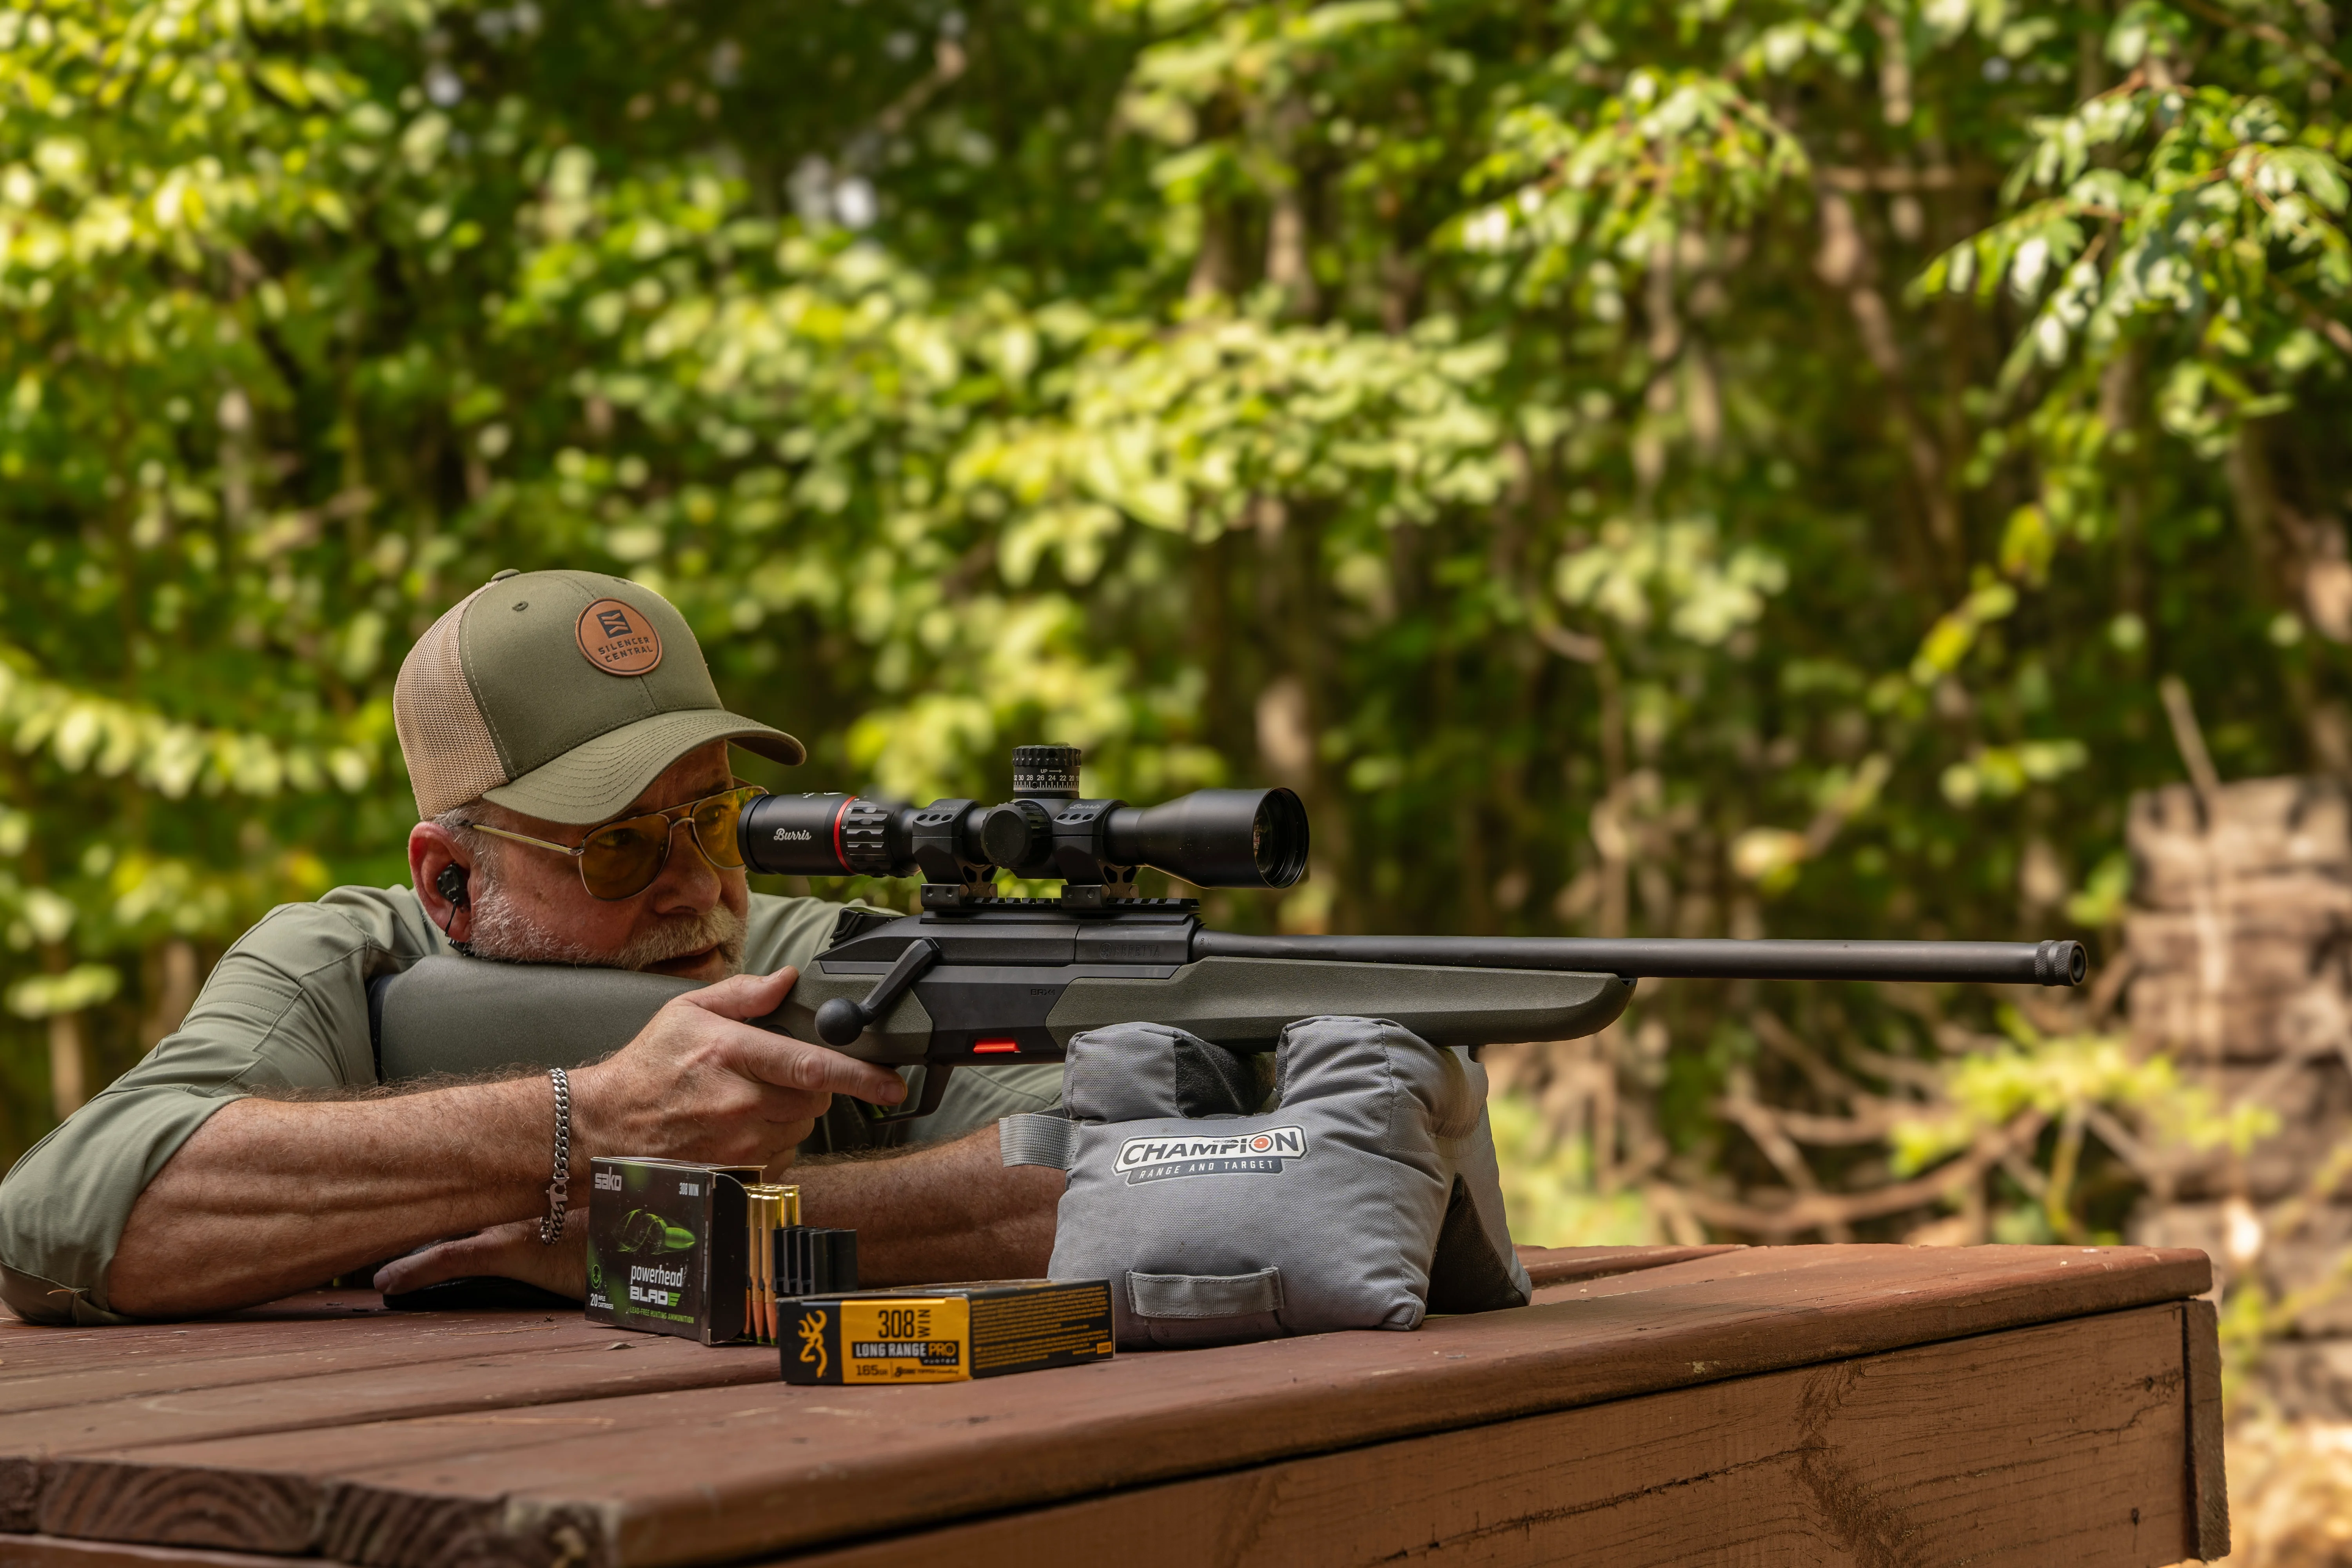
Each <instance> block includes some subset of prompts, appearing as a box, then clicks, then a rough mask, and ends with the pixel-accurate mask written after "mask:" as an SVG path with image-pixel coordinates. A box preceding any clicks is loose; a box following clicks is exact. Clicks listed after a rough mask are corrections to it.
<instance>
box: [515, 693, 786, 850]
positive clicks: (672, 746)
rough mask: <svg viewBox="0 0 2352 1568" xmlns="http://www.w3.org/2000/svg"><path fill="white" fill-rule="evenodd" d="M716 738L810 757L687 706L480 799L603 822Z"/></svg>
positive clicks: (777, 735) (746, 724)
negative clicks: (675, 763)
mask: <svg viewBox="0 0 2352 1568" xmlns="http://www.w3.org/2000/svg"><path fill="white" fill-rule="evenodd" d="M713 741H731V742H734V743H735V744H736V745H739V746H740V747H742V748H743V749H744V750H745V751H747V752H754V753H756V754H758V755H760V756H762V757H766V758H768V759H769V760H771V761H772V762H779V763H786V764H788V765H789V764H793V763H801V762H803V761H805V760H806V759H807V757H808V748H807V747H805V746H803V745H802V744H801V743H800V742H798V741H795V740H793V738H792V737H791V736H790V735H787V734H785V733H784V732H783V731H782V730H773V729H770V728H769V727H768V726H767V725H765V724H754V723H753V722H751V720H749V719H745V718H741V717H740V716H738V715H736V714H733V713H730V712H728V711H726V710H724V709H719V708H690V709H686V710H681V711H677V712H671V713H656V714H655V715H653V716H652V717H651V718H649V719H640V720H638V721H636V722H635V723H634V724H625V725H623V726H622V727H621V728H619V729H617V730H610V731H605V732H604V734H602V735H599V736H597V737H596V738H595V739H594V740H593V741H590V742H587V743H586V744H584V745H579V746H574V747H572V750H570V751H568V752H564V753H563V754H562V756H560V757H558V758H556V759H555V760H554V761H553V762H551V763H547V764H546V765H545V766H543V767H538V768H534V769H532V770H531V771H530V773H525V774H523V775H522V777H520V778H519V779H517V780H515V781H514V782H513V783H512V784H500V785H499V787H498V788H496V789H493V790H486V791H484V792H483V796H482V798H484V799H485V800H489V801H495V802H496V803H498V804H499V805H503V806H505V807H506V808H507V809H508V810H509V811H520V812H521V813H522V814H523V815H524V816H536V817H538V818H539V819H540V820H541V821H542V822H561V823H565V824H569V825H572V826H583V825H585V824H588V823H592V822H603V821H604V820H605V819H606V818H608V817H612V816H618V815H619V814H620V813H621V812H623V811H625V810H626V809H628V806H629V805H630V803H631V802H633V801H635V799H636V798H637V796H638V795H642V794H644V793H645V789H646V785H647V784H651V783H653V782H654V780H656V779H657V778H659V777H661V775H662V771H663V770H664V769H666V768H667V767H668V766H669V765H670V764H671V763H674V762H676V761H677V760H678V758H680V757H682V756H684V755H686V753H687V752H690V751H693V750H694V749H695V748H696V747H697V746H707V745H709V743H710V742H713Z"/></svg>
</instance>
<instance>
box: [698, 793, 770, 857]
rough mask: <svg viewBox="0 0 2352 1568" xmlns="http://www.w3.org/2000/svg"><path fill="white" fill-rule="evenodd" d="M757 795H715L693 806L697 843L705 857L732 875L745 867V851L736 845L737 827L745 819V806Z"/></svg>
mask: <svg viewBox="0 0 2352 1568" xmlns="http://www.w3.org/2000/svg"><path fill="white" fill-rule="evenodd" d="M756 793H757V792H755V791H753V790H749V789H732V790H729V791H728V792H727V793H726V794H725V795H712V796H711V797H710V798H709V800H703V801H697V802H696V803H695V806H694V841H695V842H696V843H697V844H698V845H700V846H701V847H702V852H703V854H705V855H707V856H709V858H710V863H711V864H712V865H714V866H720V867H724V868H727V869H728V870H730V871H733V870H737V869H740V868H741V866H742V864H743V851H742V847H741V846H740V845H739V844H737V843H736V842H735V824H736V823H737V821H738V820H740V818H741V816H742V815H743V806H744V803H745V802H747V801H749V800H751V798H752V796H753V795H754V794H756Z"/></svg>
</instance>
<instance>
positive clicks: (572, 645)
mask: <svg viewBox="0 0 2352 1568" xmlns="http://www.w3.org/2000/svg"><path fill="white" fill-rule="evenodd" d="M392 716H393V724H394V728H396V729H397V730H398V731H400V752H401V755H402V756H403V757H404V758H406V759H407V762H408V778H409V784H410V785H411V786H412V787H413V788H414V789H415V792H416V814H417V816H420V817H432V816H440V815H441V814H442V813H443V812H445V811H447V810H449V809H450V808H452V807H453V806H459V805H465V804H466V803H467V801H469V800H473V799H476V798H477V797H479V798H484V799H488V800H492V801H495V802H497V803H498V804H499V805H503V806H507V807H509V808H510V809H512V810H515V811H520V812H521V813H523V814H524V815H526V816H536V817H539V818H541V819H542V820H544V821H548V822H562V823H572V824H586V823H593V822H603V821H604V820H605V819H606V818H608V817H612V816H617V815H618V814H619V813H621V812H622V811H624V810H625V809H626V808H627V806H628V805H629V804H630V802H632V801H634V800H635V799H636V798H637V796H638V795H639V794H641V793H642V792H643V791H644V789H645V787H646V785H647V784H651V783H653V781H654V780H655V779H656V778H658V777H659V776H660V775H661V773H662V770H663V769H665V768H667V767H668V766H669V765H670V764H671V763H674V762H676V761H677V759H678V758H680V757H682V756H684V755H685V754H686V753H687V752H690V751H692V750H694V749H695V748H696V747H697V746H702V745H708V744H709V742H712V741H732V742H734V743H735V744H737V745H739V746H741V747H742V748H743V749H744V750H746V751H748V752H757V753H758V754H759V755H761V756H763V757H767V758H770V759H772V760H773V761H775V762H779V763H799V762H801V761H802V760H803V759H804V758H805V757H806V756H807V755H808V750H807V748H806V747H804V746H803V745H802V744H801V743H800V742H798V741H795V740H793V738H792V737H791V736H790V735H787V734H785V733H784V732H783V731H782V730H774V729H771V728H769V727H768V726H767V725H765V724H755V723H753V722H752V721H751V720H749V719H745V718H742V717H740V716H739V715H737V714H733V713H730V712H729V711H727V710H726V709H725V708H723V707H721V706H720V705H719V689H718V688H717V687H715V686H713V685H712V684H711V683H710V670H709V667H708V666H707V665H705V664H704V663H703V662H702V649H701V647H699V646H698V644H697V643H696V642H695V640H694V633H693V632H691V631H689V630H688V628H687V625H686V617H685V616H681V615H679V614H678V613H677V607H676V606H674V605H671V604H670V602H669V601H668V600H667V599H665V598H663V597H662V596H661V595H659V594H656V593H655V592H653V591H652V590H651V589H649V588H645V587H642V586H640V585H638V584H635V583H632V582H630V581H628V580H627V579H626V578H624V577H607V576H605V575H604V574H602V573H600V572H501V573H499V574H498V575H497V576H495V577H493V578H491V579H490V580H489V581H488V583H485V584H482V586H480V587H478V588H477V589H475V590H474V591H473V592H472V593H471V594H468V595H466V597H465V598H464V599H462V600H460V601H458V603H457V605H454V606H452V607H451V608H450V610H449V612H448V613H447V614H446V615H445V616H442V617H441V618H440V619H439V620H437V621H436V622H434V623H433V626H432V627H431V629H430V630H428V631H427V632H425V635H424V636H423V637H419V638H418V639H417V641H416V646H415V647H413V648H411V649H409V650H408V657H407V658H405V659H404V660H402V661H401V666H400V679H398V680H397V681H396V682H394V686H393V692H392Z"/></svg>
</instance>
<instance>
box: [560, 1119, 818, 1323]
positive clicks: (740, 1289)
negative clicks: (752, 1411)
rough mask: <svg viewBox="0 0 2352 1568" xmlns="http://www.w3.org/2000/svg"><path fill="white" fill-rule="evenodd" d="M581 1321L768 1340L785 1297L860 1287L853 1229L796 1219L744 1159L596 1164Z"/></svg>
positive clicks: (790, 1199) (795, 1206)
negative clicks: (715, 1162) (735, 1161)
mask: <svg viewBox="0 0 2352 1568" xmlns="http://www.w3.org/2000/svg"><path fill="white" fill-rule="evenodd" d="M591 1169H592V1179H591V1184H590V1187H589V1202H588V1321H590V1322H592V1323H610V1324H612V1325H614V1327H615V1328H623V1329H641V1330H644V1331H648V1332H652V1333H658V1334H676V1335H677V1336H678V1337H679V1338H681V1339H688V1340H698V1341H699V1342H702V1343H704V1344H706V1345H723V1344H732V1343H737V1342H746V1341H748V1342H753V1343H761V1344H764V1343H772V1342H774V1334H775V1326H776V1323H777V1321H778V1308H779V1306H780V1304H781V1303H782V1301H784V1300H789V1299H790V1298H792V1297H793V1296H796V1295H800V1294H803V1293H806V1292H810V1291H815V1290H825V1291H835V1292H838V1291H845V1290H855V1289H856V1288H857V1236H856V1232H855V1231H846V1230H827V1229H824V1228H821V1227H817V1226H803V1225H800V1224H799V1223H797V1222H798V1218H799V1202H798V1194H797V1191H796V1190H795V1189H793V1188H790V1187H765V1186H761V1185H760V1184H759V1181H760V1171H759V1169H758V1167H756V1166H748V1165H704V1164H696V1163H691V1162H688V1161H682V1160H646V1159H630V1158H606V1159H598V1160H595V1161H593V1162H591Z"/></svg>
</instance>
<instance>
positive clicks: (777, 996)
mask: <svg viewBox="0 0 2352 1568" xmlns="http://www.w3.org/2000/svg"><path fill="white" fill-rule="evenodd" d="M800 977H801V972H800V971H799V970H797V969H794V968H793V966H792V965H791V964H789V963H788V964H786V965H784V967H782V969H779V970H777V971H776V972H775V973H773V974H737V975H731V976H730V977H729V978H727V979H725V980H722V981H720V982H719V984H716V985H705V986H703V987H702V988H701V989H699V990H696V991H688V992H686V993H685V994H682V995H680V996H679V997H678V998H677V1001H676V1002H673V1003H672V1004H671V1005H672V1006H677V1005H681V1004H683V1005H686V1006H688V1007H699V1008H701V1009H702V1010H703V1011H705V1012H707V1013H716V1014H718V1015H719V1016H720V1017H722V1018H733V1019H736V1020H738V1021H742V1020H747V1019H751V1018H764V1017H766V1016H768V1015H769V1014H771V1013H772V1012H774V1011H775V1010H776V1009H777V1008H779V1007H781V1006H782V1005H784V998H785V996H787V995H788V994H791V992H792V989H793V984H795V983H796V982H797V981H798V980H799V979H800Z"/></svg>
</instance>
